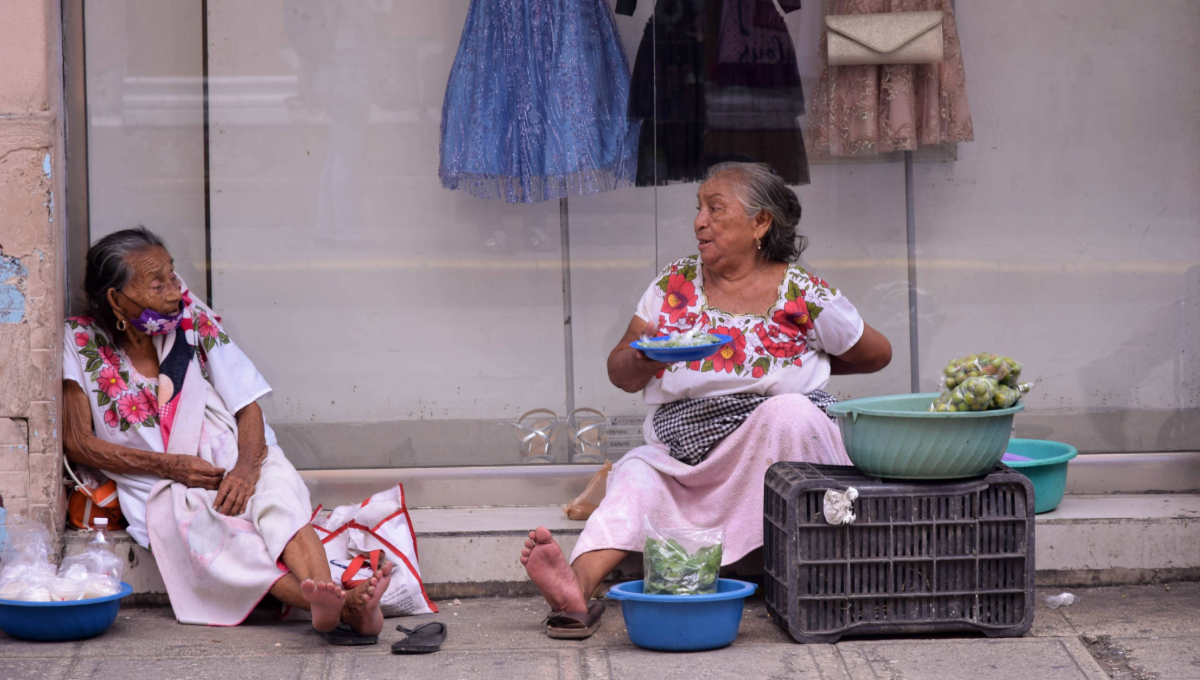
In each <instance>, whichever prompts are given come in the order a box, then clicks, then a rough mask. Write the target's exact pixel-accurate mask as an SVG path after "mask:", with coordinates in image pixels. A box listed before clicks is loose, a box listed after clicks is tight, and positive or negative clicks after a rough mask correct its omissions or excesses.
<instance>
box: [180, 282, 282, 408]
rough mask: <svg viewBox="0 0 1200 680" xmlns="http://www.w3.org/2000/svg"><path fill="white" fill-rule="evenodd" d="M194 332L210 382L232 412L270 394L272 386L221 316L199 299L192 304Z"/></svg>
mask: <svg viewBox="0 0 1200 680" xmlns="http://www.w3.org/2000/svg"><path fill="white" fill-rule="evenodd" d="M191 310H192V331H193V332H194V333H195V336H194V338H195V342H196V345H197V347H196V348H197V350H199V351H200V352H201V353H202V356H203V358H204V367H205V369H206V370H207V372H208V379H209V382H211V383H212V385H213V388H214V389H216V390H217V394H219V395H221V399H222V400H224V401H225V406H226V408H228V409H229V412H230V413H237V412H238V411H240V410H242V409H243V408H245V407H246V406H249V405H250V404H251V403H253V402H255V401H257V400H258V399H260V398H262V397H264V396H266V395H268V394H270V393H271V386H270V385H268V384H267V380H266V378H264V377H263V376H262V374H261V373H259V372H258V369H257V368H255V366H254V363H253V362H252V361H250V358H249V357H247V356H246V354H245V353H244V352H242V350H241V348H240V347H238V346H237V344H236V343H234V342H233V340H230V339H229V334H227V333H226V332H225V328H224V327H223V326H222V325H221V318H220V317H219V316H217V315H216V313H214V312H213V311H212V310H211V309H209V308H208V306H206V305H205V304H203V303H202V302H199V301H194V302H192V303H191Z"/></svg>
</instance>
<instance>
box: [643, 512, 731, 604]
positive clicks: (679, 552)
mask: <svg viewBox="0 0 1200 680" xmlns="http://www.w3.org/2000/svg"><path fill="white" fill-rule="evenodd" d="M643 527H644V529H645V531H646V547H645V550H644V551H643V553H642V560H643V567H644V571H645V581H644V585H643V587H642V592H644V593H647V594H651V595H655V594H657V595H703V594H707V593H715V592H717V577H718V576H719V575H720V573H721V554H722V551H723V544H724V543H725V530H724V529H721V528H717V529H696V528H692V527H681V528H671V529H663V528H659V527H656V526H654V523H653V522H651V521H650V518H649V517H647V518H645V520H644V523H643Z"/></svg>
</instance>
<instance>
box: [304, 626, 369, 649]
mask: <svg viewBox="0 0 1200 680" xmlns="http://www.w3.org/2000/svg"><path fill="white" fill-rule="evenodd" d="M317 635H320V636H321V639H322V640H324V641H326V642H328V643H329V644H331V645H337V646H338V647H358V646H361V645H374V644H378V643H379V636H378V635H363V634H361V633H359V632H358V631H356V630H354V629H353V628H351V627H350V626H347V625H346V624H344V623H339V624H338V625H337V628H334V629H333V630H331V631H328V632H323V631H319V630H318V631H317Z"/></svg>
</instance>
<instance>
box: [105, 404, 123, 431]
mask: <svg viewBox="0 0 1200 680" xmlns="http://www.w3.org/2000/svg"><path fill="white" fill-rule="evenodd" d="M104 424H105V425H107V426H109V427H111V428H114V429H116V428H117V427H118V426H119V425H120V424H121V419H120V418H118V417H117V412H116V411H114V410H112V409H109V410H107V411H105V412H104Z"/></svg>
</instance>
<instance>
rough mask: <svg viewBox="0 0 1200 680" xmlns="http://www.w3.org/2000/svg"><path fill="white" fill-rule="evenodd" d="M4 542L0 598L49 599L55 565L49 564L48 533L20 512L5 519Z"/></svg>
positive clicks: (35, 600) (43, 600) (53, 583)
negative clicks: (6, 534)
mask: <svg viewBox="0 0 1200 680" xmlns="http://www.w3.org/2000/svg"><path fill="white" fill-rule="evenodd" d="M7 525H8V542H7V543H6V545H5V546H4V554H3V558H4V561H3V562H2V564H3V568H0V600H23V601H26V602H50V601H52V599H53V598H52V597H51V594H50V587H51V586H53V585H56V584H55V580H56V576H55V572H56V571H57V568H56V567H55V566H54V565H53V564H51V563H50V532H49V531H47V530H46V527H44V526H42V525H41V524H40V523H38V522H34V521H32V520H28V519H25V518H24V517H21V516H20V515H10V516H9V517H8V521H7Z"/></svg>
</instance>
